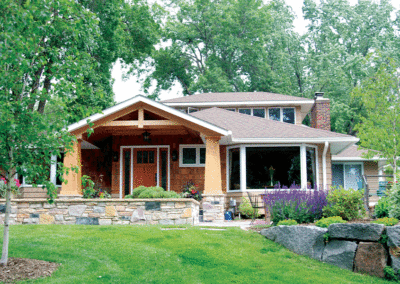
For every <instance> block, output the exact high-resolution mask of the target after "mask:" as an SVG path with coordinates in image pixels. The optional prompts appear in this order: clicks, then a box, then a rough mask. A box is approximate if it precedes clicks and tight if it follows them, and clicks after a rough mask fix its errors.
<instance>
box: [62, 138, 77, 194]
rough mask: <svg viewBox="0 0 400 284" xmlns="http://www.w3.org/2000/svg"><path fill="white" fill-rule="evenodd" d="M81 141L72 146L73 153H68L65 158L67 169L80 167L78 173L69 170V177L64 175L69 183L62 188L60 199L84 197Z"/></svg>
mask: <svg viewBox="0 0 400 284" xmlns="http://www.w3.org/2000/svg"><path fill="white" fill-rule="evenodd" d="M81 142H82V140H81V139H78V141H77V142H74V144H73V146H72V150H73V152H68V153H66V155H65V157H64V166H65V167H67V168H71V167H78V172H77V173H76V172H75V171H73V170H69V173H68V175H67V174H65V173H64V177H63V178H64V179H65V180H66V181H67V183H66V184H65V183H63V184H62V186H61V192H60V194H59V196H60V198H77V197H82V184H81V176H82V164H81V161H82V152H81Z"/></svg>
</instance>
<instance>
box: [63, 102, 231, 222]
mask: <svg viewBox="0 0 400 284" xmlns="http://www.w3.org/2000/svg"><path fill="white" fill-rule="evenodd" d="M134 99H136V100H133V101H132V100H131V101H132V102H131V104H129V105H127V106H119V105H118V106H115V107H113V108H116V109H115V110H114V112H112V113H110V114H108V115H107V114H106V113H107V110H106V111H104V114H103V115H102V116H101V117H99V118H97V119H96V120H94V121H93V126H92V128H93V130H94V132H93V133H92V134H91V135H88V132H87V130H88V129H89V125H87V123H82V122H79V123H77V124H75V125H72V126H71V128H72V130H70V132H71V134H73V135H75V136H76V138H77V141H76V142H75V143H74V145H73V152H69V153H67V154H66V155H65V158H64V165H65V166H66V167H69V168H71V167H75V168H77V169H78V171H77V172H73V171H70V172H69V174H68V175H65V176H64V179H65V180H66V181H67V182H66V183H63V184H62V187H61V191H60V194H59V197H60V198H77V197H78V198H79V197H81V196H82V184H81V178H82V175H87V176H89V177H90V178H91V179H92V180H93V181H94V182H95V183H97V184H98V186H99V187H101V188H103V189H106V190H107V191H108V192H109V193H111V195H112V197H113V198H120V199H121V198H124V197H125V196H126V195H128V194H131V193H132V191H133V189H134V188H136V187H138V186H140V185H144V186H161V187H163V188H164V189H165V190H167V191H175V192H181V190H182V186H183V185H184V184H185V183H187V182H188V181H192V182H193V183H195V184H196V185H197V187H198V189H199V190H200V191H202V192H203V194H204V195H205V196H206V199H207V196H213V195H218V196H219V195H222V194H223V192H225V191H226V175H225V174H223V173H225V164H226V162H225V159H226V152H225V151H226V147H225V146H221V145H220V139H221V137H223V136H226V135H227V134H228V131H226V130H224V129H221V128H218V127H215V126H213V125H210V124H208V123H205V122H203V121H202V120H199V119H196V118H194V117H191V116H189V115H187V114H184V113H181V112H179V111H177V110H175V109H172V108H169V107H166V106H164V105H161V104H158V103H156V102H153V101H150V100H148V99H147V98H144V97H135V98H134ZM221 203H223V202H221ZM222 211H223V210H222ZM222 214H223V212H222V213H221V214H220V216H219V217H218V218H219V219H221V218H222V217H221V216H222Z"/></svg>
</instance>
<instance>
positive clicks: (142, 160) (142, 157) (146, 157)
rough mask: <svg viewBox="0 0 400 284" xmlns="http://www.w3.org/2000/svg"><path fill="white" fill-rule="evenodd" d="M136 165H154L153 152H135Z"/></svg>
mask: <svg viewBox="0 0 400 284" xmlns="http://www.w3.org/2000/svg"><path fill="white" fill-rule="evenodd" d="M136 163H137V164H154V151H137V153H136Z"/></svg>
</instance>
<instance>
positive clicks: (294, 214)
mask: <svg viewBox="0 0 400 284" xmlns="http://www.w3.org/2000/svg"><path fill="white" fill-rule="evenodd" d="M326 194H327V192H326V191H324V190H307V191H305V190H300V189H277V190H275V191H273V192H268V193H265V194H264V195H263V200H264V202H265V204H266V206H267V208H268V210H269V212H270V214H271V220H272V221H273V223H274V224H277V223H278V222H279V221H281V220H286V219H293V220H296V221H297V223H312V222H314V220H318V219H320V218H321V217H322V208H323V207H324V206H325V205H326V204H327V203H326Z"/></svg>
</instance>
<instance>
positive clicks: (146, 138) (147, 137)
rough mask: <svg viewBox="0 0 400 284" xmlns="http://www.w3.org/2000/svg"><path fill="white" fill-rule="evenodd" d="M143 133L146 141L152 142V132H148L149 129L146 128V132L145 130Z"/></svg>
mask: <svg viewBox="0 0 400 284" xmlns="http://www.w3.org/2000/svg"><path fill="white" fill-rule="evenodd" d="M142 135H143V141H144V142H150V132H147V130H146V132H144V133H143V134H142Z"/></svg>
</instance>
